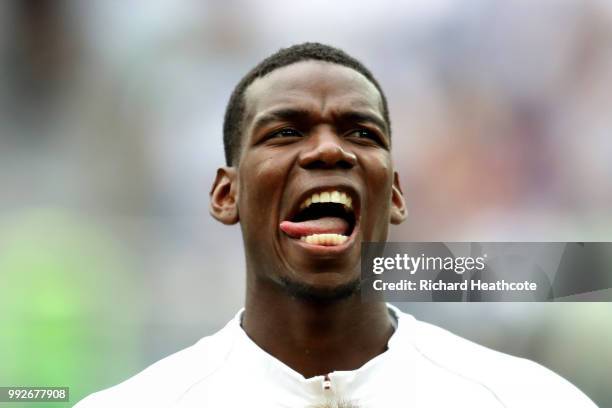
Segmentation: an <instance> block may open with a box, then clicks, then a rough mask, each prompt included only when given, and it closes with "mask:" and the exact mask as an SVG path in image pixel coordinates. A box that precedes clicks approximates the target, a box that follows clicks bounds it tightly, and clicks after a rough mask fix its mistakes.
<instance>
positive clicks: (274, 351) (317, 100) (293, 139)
mask: <svg viewBox="0 0 612 408" xmlns="http://www.w3.org/2000/svg"><path fill="white" fill-rule="evenodd" d="M224 144H225V153H226V160H227V166H226V167H223V168H220V169H219V170H218V171H217V175H216V179H215V181H214V184H213V187H212V190H211V193H210V196H211V205H210V211H211V214H212V215H213V216H214V217H215V218H216V219H217V220H219V221H220V222H222V223H224V224H236V223H238V222H239V223H240V226H241V229H242V235H243V240H244V248H245V253H246V269H247V270H246V278H247V293H246V304H245V308H244V310H242V311H240V312H239V313H238V314H237V315H236V317H235V318H234V319H233V320H232V321H231V322H230V323H228V324H227V325H226V326H225V328H223V329H222V330H220V331H219V332H217V333H216V334H214V335H212V336H209V337H205V338H204V339H202V340H200V341H199V342H198V343H197V344H195V345H194V346H192V347H189V348H187V349H185V350H183V351H180V352H178V353H176V354H174V355H172V356H170V357H167V358H165V359H163V360H161V361H159V362H158V363H156V364H154V365H152V366H151V367H149V368H147V369H146V370H144V371H143V372H141V373H140V374H138V375H136V376H135V377H133V378H131V379H129V380H127V381H126V382H124V383H122V384H119V385H118V386H116V387H113V388H111V389H109V390H106V391H102V392H100V393H96V394H93V395H92V396H90V397H88V398H86V399H85V400H84V401H83V402H82V403H80V404H79V405H78V406H79V407H80V408H89V407H137V406H138V407H141V406H142V407H177V408H178V407H180V408H185V407H266V408H270V407H298V408H305V407H359V408H367V407H446V406H454V407H468V406H469V407H521V408H524V407H549V406H554V407H561V406H566V407H592V406H594V405H593V403H592V402H590V401H589V399H588V398H587V397H585V396H584V395H583V394H582V393H581V392H580V391H578V390H577V389H576V388H574V387H573V386H572V385H571V384H569V383H568V382H566V381H565V380H563V379H562V378H560V377H558V376H557V375H555V374H553V373H552V372H550V371H548V370H546V369H545V368H543V367H541V366H539V365H537V364H535V363H532V362H529V361H526V360H522V359H518V358H515V357H511V356H508V355H504V354H501V353H498V352H495V351H492V350H489V349H486V348H484V347H481V346H478V345H476V344H473V343H471V342H469V341H467V340H463V339H461V338H459V337H457V336H454V335H452V334H450V333H448V332H446V331H444V330H442V329H439V328H436V327H434V326H431V325H428V324H426V323H422V322H418V321H416V320H415V319H414V318H412V317H411V316H409V315H407V314H404V313H402V312H400V311H399V310H397V309H396V308H393V307H391V306H389V305H386V304H384V303H383V302H378V303H376V302H370V303H364V302H362V301H361V297H360V285H359V276H360V268H359V265H360V247H361V245H360V244H361V242H363V241H385V240H386V239H387V232H388V227H389V224H390V223H393V224H399V223H401V222H402V221H404V219H405V218H406V206H405V201H404V197H403V195H402V191H401V188H400V183H399V177H398V174H397V173H396V172H395V171H394V168H393V163H392V159H391V129H390V121H389V112H388V109H387V102H386V98H385V95H384V93H383V91H382V89H381V87H380V85H379V84H378V83H377V81H376V80H375V79H374V77H373V76H372V74H371V73H370V72H369V71H368V70H367V69H366V68H365V67H364V66H363V65H362V64H361V63H360V62H358V61H357V60H355V59H354V58H352V57H350V56H348V55H347V54H345V53H344V52H343V51H341V50H338V49H336V48H333V47H329V46H326V45H321V44H316V43H306V44H301V45H297V46H293V47H290V48H287V49H283V50H280V51H279V52H277V53H275V54H274V55H272V56H270V57H269V58H267V59H265V60H264V61H262V62H261V63H260V64H259V65H257V66H256V67H255V68H254V69H253V70H251V72H249V73H248V74H247V75H246V76H245V77H244V78H243V79H242V80H241V82H240V83H239V84H238V85H237V87H236V89H235V90H234V93H233V94H232V96H231V98H230V101H229V104H228V107H227V112H226V116H225V125H224Z"/></svg>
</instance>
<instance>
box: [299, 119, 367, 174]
mask: <svg viewBox="0 0 612 408" xmlns="http://www.w3.org/2000/svg"><path fill="white" fill-rule="evenodd" d="M309 142H310V143H307V144H306V145H307V146H308V147H307V148H305V150H304V151H303V152H302V153H301V154H300V157H299V164H300V166H301V167H303V168H305V169H333V168H341V169H350V168H352V167H353V166H355V164H356V163H357V156H355V154H354V153H352V152H350V151H348V150H346V148H345V147H344V146H343V143H342V139H341V138H340V137H339V136H338V135H337V134H336V133H335V132H334V131H333V130H331V129H322V130H320V131H318V132H316V133H315V134H312V135H311V136H310V140H309Z"/></svg>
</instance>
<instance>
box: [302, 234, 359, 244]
mask: <svg viewBox="0 0 612 408" xmlns="http://www.w3.org/2000/svg"><path fill="white" fill-rule="evenodd" d="M300 239H301V240H302V241H304V242H306V243H308V244H315V245H326V246H332V245H340V244H343V243H344V242H345V241H346V240H347V239H348V237H347V236H346V235H340V234H313V235H308V236H306V237H301V238H300Z"/></svg>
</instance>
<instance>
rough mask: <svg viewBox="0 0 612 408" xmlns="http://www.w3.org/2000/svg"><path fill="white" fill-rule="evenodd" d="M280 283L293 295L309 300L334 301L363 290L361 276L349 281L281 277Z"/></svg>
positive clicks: (319, 301)
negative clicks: (312, 280) (314, 280)
mask: <svg viewBox="0 0 612 408" xmlns="http://www.w3.org/2000/svg"><path fill="white" fill-rule="evenodd" d="M280 283H281V285H282V286H283V289H284V290H286V291H287V292H288V293H289V294H290V295H291V296H292V297H295V298H297V299H300V300H304V301H309V302H318V303H323V302H334V301H339V300H343V299H347V298H350V297H352V296H355V295H358V294H359V293H360V291H361V281H360V279H359V278H356V279H353V280H350V281H347V282H342V283H338V282H334V283H331V282H330V283H323V282H317V283H311V282H305V281H299V280H296V279H291V278H288V277H281V278H280Z"/></svg>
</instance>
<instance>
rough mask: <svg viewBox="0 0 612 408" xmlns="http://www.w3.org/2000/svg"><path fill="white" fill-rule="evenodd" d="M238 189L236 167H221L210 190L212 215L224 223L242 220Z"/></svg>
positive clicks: (230, 223) (228, 223)
mask: <svg viewBox="0 0 612 408" xmlns="http://www.w3.org/2000/svg"><path fill="white" fill-rule="evenodd" d="M237 191H238V186H237V182H236V168H235V167H221V168H219V169H218V170H217V176H216V177H215V182H214V183H213V185H212V188H211V190H210V208H209V211H210V215H212V216H213V217H215V219H216V220H217V221H219V222H222V223H223V224H226V225H232V224H236V223H237V222H238V221H239V220H240V218H239V217H238V204H237V203H238V200H237V194H236V192H237Z"/></svg>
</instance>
